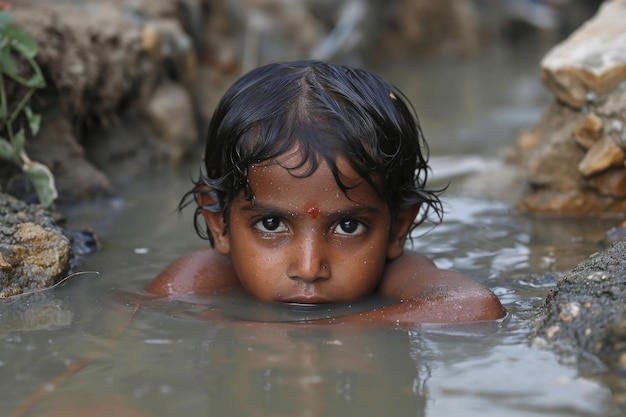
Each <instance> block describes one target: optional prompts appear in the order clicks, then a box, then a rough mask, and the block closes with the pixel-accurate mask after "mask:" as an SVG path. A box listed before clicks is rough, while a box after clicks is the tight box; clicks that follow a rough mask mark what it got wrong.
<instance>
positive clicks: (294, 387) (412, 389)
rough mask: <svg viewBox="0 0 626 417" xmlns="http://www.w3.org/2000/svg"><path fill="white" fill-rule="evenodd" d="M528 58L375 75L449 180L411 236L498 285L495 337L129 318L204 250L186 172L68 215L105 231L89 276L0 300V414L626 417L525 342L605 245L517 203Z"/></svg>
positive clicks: (257, 308) (187, 314) (435, 254)
mask: <svg viewBox="0 0 626 417" xmlns="http://www.w3.org/2000/svg"><path fill="white" fill-rule="evenodd" d="M535 59H538V57H536V56H534V57H525V58H524V57H520V56H519V54H507V53H503V52H499V53H494V54H493V55H490V56H489V57H485V58H484V59H482V60H478V61H472V62H470V63H463V62H438V63H429V64H419V63H414V64H412V65H403V66H394V67H389V68H380V70H379V72H381V73H383V74H384V75H385V76H387V77H388V78H389V79H391V80H392V81H393V82H394V83H395V84H397V85H398V86H399V87H400V88H401V89H402V90H404V91H405V93H406V94H407V96H408V97H409V98H410V99H411V100H412V101H413V103H414V105H415V107H416V109H417V112H418V113H419V114H420V118H421V121H422V124H423V129H424V131H425V133H426V137H427V139H428V140H429V142H430V145H431V151H432V163H433V170H434V181H435V182H434V184H435V185H445V184H448V183H449V184H450V186H449V189H448V191H447V192H446V193H445V195H444V204H445V207H446V211H447V212H446V215H445V217H444V223H443V224H442V225H440V226H437V227H435V228H434V229H432V230H428V229H427V228H422V229H421V230H418V236H417V238H416V239H415V242H414V248H415V249H416V250H419V251H421V252H424V253H426V254H428V255H429V256H431V257H432V258H433V259H435V261H436V262H437V264H438V265H440V266H441V267H445V268H452V269H455V270H458V271H460V272H463V273H466V274H468V275H470V276H472V277H474V278H476V279H478V280H480V281H481V282H483V283H484V284H485V285H486V286H488V287H489V288H491V289H492V290H493V291H495V292H496V294H497V295H498V296H499V297H500V298H501V300H502V302H503V303H504V304H505V306H506V308H507V309H508V310H509V312H510V316H509V318H508V319H507V320H506V321H504V322H503V323H501V324H500V326H499V328H498V329H482V328H479V329H474V328H463V327H461V328H451V329H448V330H447V331H446V332H441V331H429V330H424V329H422V330H420V329H415V330H399V329H379V328H370V327H345V326H344V327H341V326H339V327H337V326H336V327H333V326H328V325H327V326H314V325H306V324H301V323H290V322H288V321H289V320H297V319H298V317H302V314H327V313H328V314H335V313H338V312H340V311H339V310H335V311H332V310H333V307H331V308H330V310H331V311H330V312H328V308H326V310H324V309H320V310H319V311H316V312H310V311H309V312H302V311H296V310H289V309H287V308H285V309H275V308H268V307H267V306H262V305H258V304H253V305H249V304H246V303H244V302H241V300H239V301H235V302H233V303H231V304H230V307H228V306H227V307H226V308H230V309H231V310H232V312H233V314H234V315H242V316H243V317H244V318H247V319H248V320H255V319H256V320H257V321H242V322H236V321H234V322H229V323H224V322H220V321H216V320H211V319H210V318H206V317H205V318H204V319H203V318H202V316H203V312H205V311H206V309H207V308H210V307H211V306H212V305H214V304H216V303H220V302H221V303H222V304H223V300H222V301H220V300H212V299H194V300H189V301H188V302H175V303H174V302H163V301H150V302H147V303H145V304H142V305H140V306H139V307H138V308H137V305H136V298H135V297H133V296H132V294H131V293H132V292H133V291H139V290H141V288H142V287H143V286H144V285H146V284H147V283H148V282H149V281H150V280H151V279H152V277H154V276H155V275H156V274H157V273H158V272H159V271H160V270H162V269H163V268H164V267H165V266H166V265H167V264H168V263H169V262H171V261H173V260H174V259H175V258H176V257H177V256H179V255H181V254H183V253H186V252H188V251H190V250H193V249H196V248H200V247H202V246H203V245H205V244H206V242H204V241H201V240H200V239H199V238H197V237H196V236H195V233H194V231H193V228H192V221H191V211H189V212H186V213H184V214H183V216H182V217H179V216H178V215H176V214H175V213H174V209H175V207H176V205H177V203H178V200H179V198H180V196H181V195H182V193H183V192H184V191H186V190H187V188H188V187H189V184H190V183H189V180H188V177H189V174H190V173H195V172H196V168H195V167H182V168H180V169H177V170H172V172H167V173H163V174H162V175H158V176H154V177H153V178H150V179H144V180H140V181H137V182H135V183H133V185H132V186H129V187H128V188H126V189H125V190H124V191H123V195H122V196H121V197H120V198H119V199H114V200H111V201H107V202H104V203H102V202H100V203H98V204H95V205H86V206H83V207H77V208H75V209H74V211H73V212H72V213H71V216H72V221H71V226H72V227H74V228H77V229H81V228H93V229H95V230H96V231H97V233H98V234H99V236H100V240H101V250H100V251H99V252H98V253H96V254H94V255H93V256H91V257H90V258H89V259H88V260H87V261H86V262H85V263H84V264H83V265H82V266H81V267H80V270H81V271H96V272H97V274H95V273H91V274H84V275H79V276H76V277H73V278H71V279H69V280H68V281H66V282H65V283H64V284H63V285H61V286H59V287H58V288H55V289H53V290H50V291H46V292H40V293H37V294H31V295H24V296H21V297H18V298H15V299H11V300H5V301H2V302H0V320H1V322H2V327H0V381H2V382H1V384H2V389H0V415H2V416H4V415H9V416H27V415H38V416H41V415H45V416H53V415H54V416H61V415H62V416H70V415H115V416H176V415H179V416H196V415H207V416H237V415H241V416H252V415H254V416H265V415H267V416H276V415H285V416H286V415H289V416H322V415H323V416H342V417H343V416H350V415H355V416H356V415H358V416H379V415H388V416H430V417H444V416H453V415H459V416H481V417H490V416H491V417H500V416H503V415H506V416H509V417H512V416H524V417H526V416H545V417H547V416H620V415H623V411H624V410H623V409H622V410H620V409H619V407H618V406H617V405H616V402H614V400H613V398H612V395H611V391H610V389H609V388H608V385H607V384H605V383H604V382H603V380H602V379H601V378H591V377H583V376H580V375H578V373H577V371H576V369H575V367H574V366H572V364H571V363H567V361H562V360H559V358H558V357H556V356H555V355H554V354H553V353H552V352H551V351H548V350H542V349H539V348H535V347H531V346H530V345H529V341H528V335H529V326H530V321H531V319H532V317H533V315H534V313H535V311H536V308H537V307H538V306H539V305H540V304H541V303H542V301H543V299H544V297H545V296H546V294H547V293H548V291H549V290H550V288H551V287H552V286H553V285H554V283H555V277H556V276H557V274H558V272H559V271H564V270H567V269H568V268H571V267H572V266H574V265H575V264H577V263H578V262H580V261H582V260H584V259H585V258H587V257H588V256H589V255H590V254H592V253H594V252H596V251H598V250H600V248H601V247H600V246H599V245H598V241H599V240H600V239H601V238H602V237H603V234H604V232H605V231H606V230H607V229H609V228H611V227H613V226H615V223H616V220H610V219H607V220H597V219H595V220H584V219H557V218H536V217H532V216H527V215H523V214H520V213H516V212H515V211H514V210H513V204H514V200H515V198H516V196H517V195H518V194H519V192H520V186H519V182H518V181H517V178H516V175H515V173H514V172H513V171H512V170H511V169H510V168H509V167H506V165H505V164H504V163H503V162H502V161H503V160H502V158H501V155H502V153H503V152H504V151H505V150H506V149H507V148H510V147H511V146H512V144H513V142H514V140H515V137H516V134H517V131H518V129H520V128H523V127H530V126H532V125H533V123H535V122H536V121H537V120H538V118H539V117H540V114H541V111H542V110H543V109H544V108H545V105H546V103H547V101H548V100H549V96H548V95H547V93H545V92H544V91H543V90H542V87H541V86H540V84H539V71H538V64H537V61H536V60H535ZM496 69H497V70H496ZM361 307H363V306H361V305H354V306H351V307H348V309H350V308H354V309H358V308H361ZM344 309H345V307H344ZM264 317H269V318H276V317H278V318H279V319H281V320H284V321H282V322H280V323H264V322H263V321H262V319H263V318H264ZM494 330H496V331H494Z"/></svg>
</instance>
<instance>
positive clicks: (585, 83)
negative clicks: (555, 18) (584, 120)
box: [541, 0, 626, 108]
mask: <svg viewBox="0 0 626 417" xmlns="http://www.w3.org/2000/svg"><path fill="white" fill-rule="evenodd" d="M541 77H542V80H543V82H544V84H545V85H546V86H547V87H548V88H549V89H550V90H551V91H552V93H553V94H554V95H555V96H556V97H558V98H559V99H560V100H562V101H564V102H565V103H567V105H570V106H572V107H574V108H582V107H583V106H585V105H586V104H588V103H589V102H592V101H594V100H596V98H597V96H599V95H603V94H606V93H607V92H609V91H611V90H612V89H614V88H615V87H617V86H618V85H619V84H621V83H623V82H625V81H626V0H612V1H606V2H604V3H603V5H602V7H601V8H600V10H599V11H598V13H597V14H596V16H595V17H594V18H593V19H591V20H589V21H588V22H587V23H585V24H584V25H583V26H582V27H581V28H580V29H579V30H578V31H576V32H575V33H574V34H573V35H572V36H570V37H569V38H568V39H567V40H566V41H565V42H563V43H561V44H560V45H558V46H557V47H555V48H553V49H552V50H551V51H550V52H549V53H548V54H547V55H546V56H545V58H544V59H543V60H542V62H541Z"/></svg>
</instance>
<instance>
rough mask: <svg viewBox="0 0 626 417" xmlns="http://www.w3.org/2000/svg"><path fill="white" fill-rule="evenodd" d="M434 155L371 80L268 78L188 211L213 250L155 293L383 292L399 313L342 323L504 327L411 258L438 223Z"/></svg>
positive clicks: (157, 284)
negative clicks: (414, 242) (420, 230)
mask: <svg viewBox="0 0 626 417" xmlns="http://www.w3.org/2000/svg"><path fill="white" fill-rule="evenodd" d="M427 151H428V149H427V144H426V142H425V141H424V139H423V136H422V132H421V129H420V126H419V123H418V122H417V120H416V117H415V116H414V111H413V109H412V107H410V104H409V103H408V102H407V101H406V99H405V98H404V96H403V95H402V93H400V92H399V91H398V90H397V89H395V88H394V87H393V86H391V85H390V84H388V83H387V82H386V81H384V80H383V79H381V78H380V77H378V76H376V75H374V74H371V73H369V72H367V71H364V70H360V69H355V68H350V67H346V66H342V65H335V64H330V63H324V62H317V61H304V62H292V63H283V64H271V65H267V66H263V67H260V68H257V69H255V70H253V71H251V72H250V73H248V74H246V75H244V76H243V77H241V78H240V79H239V80H238V81H237V82H235V84H234V85H233V86H232V87H231V88H230V89H229V90H228V91H227V92H226V94H225V95H224V97H223V98H222V100H221V102H220V103H219V105H218V107H217V109H216V111H215V113H214V115H213V118H212V120H211V123H210V126H209V133H208V141H207V145H206V153H205V158H204V163H205V170H206V173H201V174H200V178H199V179H198V181H197V182H196V184H195V187H194V188H193V189H192V190H191V191H190V192H188V193H187V194H186V195H185V197H184V198H183V201H181V208H182V207H184V206H185V205H187V204H188V203H189V197H194V198H195V201H196V202H197V209H196V220H197V219H198V214H201V215H202V217H204V220H205V222H206V227H207V228H206V235H205V236H204V237H205V238H207V239H208V240H209V241H210V243H211V246H212V248H210V249H204V250H200V251H197V252H193V253H190V254H188V255H186V256H183V257H182V258H180V259H178V260H177V261H175V262H174V263H173V264H172V265H170V266H169V267H168V268H167V269H166V270H165V271H163V272H162V273H161V274H160V275H159V276H158V277H156V278H155V279H154V281H153V282H151V283H150V284H149V285H148V287H147V288H146V290H147V291H148V292H150V293H152V294H156V295H162V296H179V295H185V294H201V293H202V294H211V293H216V292H218V291H220V290H225V289H229V288H230V289H232V288H242V289H243V290H244V291H245V292H246V293H247V294H248V295H250V296H252V297H254V298H256V299H259V300H262V301H269V302H283V303H307V304H318V303H330V302H351V301H355V300H358V299H362V298H364V297H367V296H369V295H371V294H373V293H375V292H378V293H380V294H382V295H384V296H386V297H389V298H392V299H393V300H395V302H394V303H392V304H390V305H387V306H384V307H380V308H375V309H372V310H370V311H367V312H364V313H360V314H355V315H351V316H346V317H340V318H337V319H335V321H368V322H377V323H390V324H394V325H396V324H415V323H433V322H434V323H452V322H471V321H478V320H493V319H499V318H501V317H503V316H504V315H505V310H504V309H503V307H502V305H501V304H500V302H499V300H498V298H497V297H496V296H495V295H494V294H493V293H492V292H491V291H489V290H488V289H487V288H485V287H483V286H482V285H481V284H479V283H477V282H476V281H474V280H472V279H470V278H468V277H466V276H464V275H461V274H458V273H455V272H451V271H445V270H441V269H438V268H437V267H436V266H435V264H434V263H433V262H432V261H431V260H429V259H428V258H426V257H425V256H423V255H420V254H418V253H415V252H409V251H406V250H405V241H406V238H407V236H408V235H409V233H410V232H411V231H412V230H413V228H415V227H416V226H417V225H418V224H420V223H421V222H422V221H424V220H425V219H427V218H428V217H429V214H430V213H434V214H435V215H436V216H437V218H438V219H439V220H440V219H441V214H442V207H441V203H440V201H439V199H438V197H437V194H436V192H433V191H428V190H426V189H425V188H424V187H425V183H426V178H427V171H428V169H429V167H428V164H427V162H428V153H427ZM418 214H419V216H418ZM195 224H196V231H198V233H199V234H200V236H203V234H202V233H201V232H200V230H201V227H199V225H198V222H197V221H196V223H195Z"/></svg>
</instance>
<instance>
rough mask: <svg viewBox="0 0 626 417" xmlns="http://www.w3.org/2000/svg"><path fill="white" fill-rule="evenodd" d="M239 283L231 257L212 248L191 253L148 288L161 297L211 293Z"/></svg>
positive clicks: (155, 279)
mask: <svg viewBox="0 0 626 417" xmlns="http://www.w3.org/2000/svg"><path fill="white" fill-rule="evenodd" d="M236 284H237V278H236V275H235V271H234V270H233V267H232V265H231V263H230V260H229V259H228V257H226V256H223V255H220V254H219V253H217V252H216V251H214V250H212V249H204V250H199V251H195V252H191V253H188V254H187V255H184V256H182V257H180V258H178V259H177V260H176V261H174V262H173V263H172V264H170V265H169V266H168V267H167V268H166V269H165V270H164V271H163V272H161V273H160V274H159V275H157V277H156V278H154V280H152V281H151V282H150V283H149V284H148V285H147V286H146V288H145V290H146V291H147V292H149V293H151V294H154V295H159V296H177V295H185V294H210V293H211V292H214V291H217V290H220V289H224V288H228V287H232V286H234V285H236Z"/></svg>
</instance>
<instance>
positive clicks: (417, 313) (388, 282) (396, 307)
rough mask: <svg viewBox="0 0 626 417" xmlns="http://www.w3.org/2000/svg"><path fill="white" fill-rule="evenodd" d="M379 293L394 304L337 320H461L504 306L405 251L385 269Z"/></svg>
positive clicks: (487, 316) (488, 315)
mask: <svg viewBox="0 0 626 417" xmlns="http://www.w3.org/2000/svg"><path fill="white" fill-rule="evenodd" d="M380 292H381V293H382V294H384V295H386V296H388V297H390V298H393V299H396V300H398V302H397V303H396V304H391V305H388V306H385V307H381V308H377V309H374V310H370V311H367V312H364V313H361V314H355V315H353V316H347V317H345V318H340V319H339V320H338V321H347V322H363V321H364V322H373V323H380V324H394V325H411V324H417V323H465V322H475V321H481V320H495V319H499V318H502V317H504V315H505V314H506V311H505V309H504V308H503V307H502V304H501V303H500V301H499V300H498V298H497V297H496V296H495V294H493V293H492V292H491V291H490V290H489V289H487V288H486V287H484V286H483V285H481V284H480V283H478V282H476V281H474V280H473V279H471V278H469V277H467V276H465V275H462V274H459V273H457V272H453V271H447V270H443V269H439V268H438V267H437V266H436V265H435V264H434V263H433V262H432V261H431V260H430V259H428V258H427V257H425V256H423V255H420V254H418V253H415V252H405V253H404V254H403V255H402V256H400V257H399V258H398V259H397V260H395V261H392V262H391V263H390V264H389V265H388V266H387V269H386V270H385V276H384V277H383V281H382V282H381V284H380Z"/></svg>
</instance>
